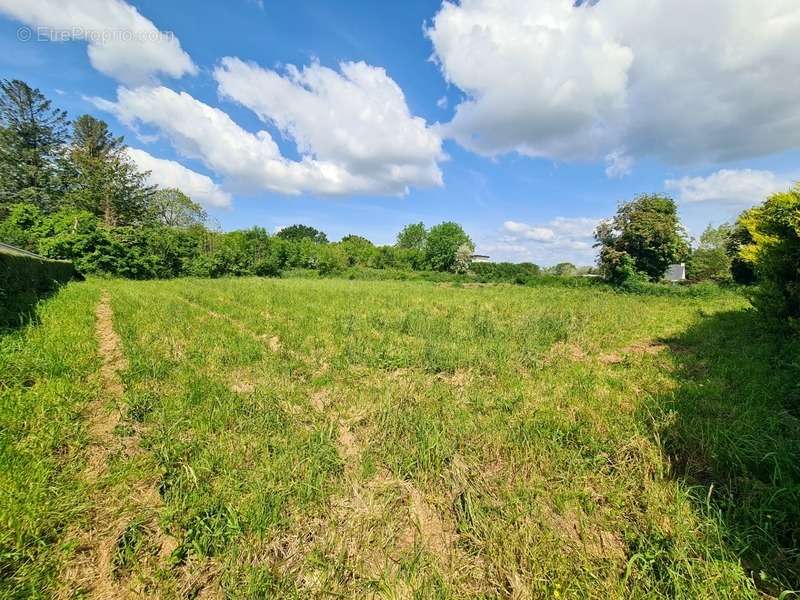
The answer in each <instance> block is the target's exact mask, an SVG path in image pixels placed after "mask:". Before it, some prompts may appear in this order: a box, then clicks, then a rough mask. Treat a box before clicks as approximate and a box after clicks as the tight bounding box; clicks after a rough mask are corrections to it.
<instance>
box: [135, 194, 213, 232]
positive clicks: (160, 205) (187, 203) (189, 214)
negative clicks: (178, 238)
mask: <svg viewBox="0 0 800 600" xmlns="http://www.w3.org/2000/svg"><path fill="white" fill-rule="evenodd" d="M148 214H149V217H150V219H152V220H153V221H155V222H156V223H158V224H160V225H165V226H167V227H179V228H182V229H186V228H188V227H193V226H195V225H204V224H205V222H206V221H207V220H208V213H206V211H205V210H204V209H203V207H202V206H200V205H199V204H197V203H196V202H193V201H192V199H191V198H189V196H187V195H186V194H184V193H183V192H182V191H180V190H179V189H177V188H164V189H160V190H157V191H156V192H155V193H154V194H153V197H152V199H151V200H150V204H149V207H148Z"/></svg>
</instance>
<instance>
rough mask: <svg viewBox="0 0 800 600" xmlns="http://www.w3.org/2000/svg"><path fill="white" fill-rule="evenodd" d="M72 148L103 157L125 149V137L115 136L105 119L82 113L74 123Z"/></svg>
mask: <svg viewBox="0 0 800 600" xmlns="http://www.w3.org/2000/svg"><path fill="white" fill-rule="evenodd" d="M72 148H73V151H80V152H81V153H82V154H84V155H85V156H89V157H92V158H101V157H104V156H109V155H113V154H117V153H118V152H121V151H123V150H124V149H125V138H124V137H122V136H119V137H114V136H113V135H111V131H109V129H108V124H107V123H106V122H105V121H102V120H100V119H96V118H94V117H93V116H91V115H81V116H80V117H78V119H77V120H76V121H75V123H73V125H72Z"/></svg>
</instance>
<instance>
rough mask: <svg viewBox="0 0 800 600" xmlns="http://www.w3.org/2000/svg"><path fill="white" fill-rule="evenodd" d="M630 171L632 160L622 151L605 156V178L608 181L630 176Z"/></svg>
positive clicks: (615, 151)
mask: <svg viewBox="0 0 800 600" xmlns="http://www.w3.org/2000/svg"><path fill="white" fill-rule="evenodd" d="M632 169H633V158H631V157H630V156H628V155H627V154H625V153H624V152H623V151H622V150H614V151H613V152H609V153H608V154H606V177H608V178H609V179H621V178H623V177H626V176H627V175H630V174H631V171H632Z"/></svg>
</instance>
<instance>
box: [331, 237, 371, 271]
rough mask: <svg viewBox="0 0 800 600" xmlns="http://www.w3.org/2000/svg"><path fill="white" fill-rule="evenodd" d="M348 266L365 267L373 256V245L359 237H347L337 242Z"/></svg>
mask: <svg viewBox="0 0 800 600" xmlns="http://www.w3.org/2000/svg"><path fill="white" fill-rule="evenodd" d="M339 246H340V247H341V249H342V251H343V252H344V253H345V256H346V257H347V264H348V266H351V267H355V266H367V265H369V264H370V262H371V261H372V257H373V256H374V255H375V244H373V243H372V242H371V241H369V240H368V239H366V238H363V237H361V236H359V235H347V236H345V237H343V238H342V240H341V241H340V242H339Z"/></svg>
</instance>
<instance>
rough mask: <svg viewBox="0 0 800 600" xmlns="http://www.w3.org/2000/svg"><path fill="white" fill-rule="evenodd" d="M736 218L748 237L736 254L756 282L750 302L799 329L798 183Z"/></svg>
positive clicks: (766, 313)
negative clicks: (749, 269)
mask: <svg viewBox="0 0 800 600" xmlns="http://www.w3.org/2000/svg"><path fill="white" fill-rule="evenodd" d="M739 221H740V223H741V224H742V226H744V228H745V229H746V230H747V232H748V233H749V236H750V238H751V239H752V242H751V243H749V244H746V245H744V246H742V248H741V250H740V254H741V256H742V258H744V259H745V260H746V261H747V262H749V263H751V264H752V265H753V266H754V268H755V271H756V274H757V276H758V280H759V283H760V285H759V288H758V290H757V291H756V292H755V293H754V294H753V304H754V305H755V307H756V308H757V309H758V310H760V311H761V312H762V313H763V314H764V315H766V316H768V317H770V318H773V319H777V320H780V321H783V322H788V323H789V324H790V325H791V326H793V327H794V328H795V329H796V330H798V331H800V184H798V185H796V186H795V187H794V188H793V189H792V190H789V191H788V192H781V193H778V194H774V195H772V196H770V197H769V198H768V199H767V201H766V202H764V204H762V205H761V206H757V207H756V208H753V209H750V210H749V211H747V212H746V213H744V214H743V215H742V216H741V217H740V219H739Z"/></svg>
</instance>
